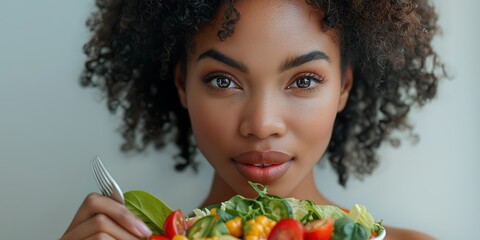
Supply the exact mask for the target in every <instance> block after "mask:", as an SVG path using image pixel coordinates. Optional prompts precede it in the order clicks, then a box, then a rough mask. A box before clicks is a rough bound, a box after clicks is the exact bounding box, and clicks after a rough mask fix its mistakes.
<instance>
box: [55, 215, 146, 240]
mask: <svg viewBox="0 0 480 240" xmlns="http://www.w3.org/2000/svg"><path fill="white" fill-rule="evenodd" d="M63 239H65V240H67V239H68V240H76V239H138V236H135V235H133V234H131V233H130V232H129V231H127V230H125V229H124V228H122V227H121V226H120V225H118V224H117V223H116V222H114V221H113V220H112V219H110V218H109V217H107V216H105V215H103V214H97V215H95V216H94V217H92V218H90V219H88V220H87V221H85V222H82V223H81V224H80V225H78V226H77V227H76V228H74V229H73V230H72V231H71V232H69V233H67V234H66V235H65V236H64V237H63Z"/></svg>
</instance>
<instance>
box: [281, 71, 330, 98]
mask: <svg viewBox="0 0 480 240" xmlns="http://www.w3.org/2000/svg"><path fill="white" fill-rule="evenodd" d="M303 78H307V79H308V80H309V81H310V85H311V84H312V82H313V84H314V86H313V87H311V86H310V85H309V86H308V87H305V88H302V87H292V85H293V84H298V81H299V80H301V79H303ZM325 81H326V80H325V77H323V76H320V75H318V74H315V73H301V74H298V75H296V76H295V77H294V78H293V81H292V82H291V83H290V84H289V85H288V87H287V89H291V90H295V91H304V92H307V93H310V92H314V91H316V90H317V89H318V88H319V87H320V84H322V83H324V82H325Z"/></svg>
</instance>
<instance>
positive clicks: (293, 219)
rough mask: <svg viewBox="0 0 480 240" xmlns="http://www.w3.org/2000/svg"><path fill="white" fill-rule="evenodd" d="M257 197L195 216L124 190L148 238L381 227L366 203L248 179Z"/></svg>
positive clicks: (258, 239)
mask: <svg viewBox="0 0 480 240" xmlns="http://www.w3.org/2000/svg"><path fill="white" fill-rule="evenodd" d="M249 184H250V185H251V186H252V187H253V188H254V189H255V191H256V192H257V193H258V196H257V197H256V198H246V197H243V196H240V195H236V196H234V197H232V198H230V199H229V200H227V201H225V202H222V203H219V204H215V205H212V206H209V207H207V208H203V209H195V210H194V211H193V213H194V214H193V216H190V217H188V216H186V215H184V214H183V213H182V211H181V210H175V211H174V210H172V209H171V208H170V207H168V206H167V205H166V204H165V203H164V202H163V201H162V200H160V199H158V198H156V197H155V196H153V195H151V194H149V193H147V192H144V191H139V190H135V191H130V192H126V193H125V205H126V206H127V208H128V209H130V210H131V211H132V212H133V213H134V214H136V215H137V216H138V217H140V218H141V219H142V221H144V222H145V223H146V224H147V226H148V227H149V228H150V229H151V230H152V232H153V233H154V235H153V236H152V237H151V238H150V239H151V240H195V239H202V240H237V239H245V240H263V239H265V240H267V239H268V240H279V239H289V240H293V239H295V240H302V239H304V240H327V239H332V240H347V239H348V240H368V239H372V238H375V237H376V236H377V235H378V234H380V233H381V232H382V231H383V232H384V231H385V230H384V227H383V226H382V221H379V222H375V220H374V218H373V217H372V215H371V214H370V213H368V212H367V210H366V208H365V206H363V205H359V204H355V205H354V206H353V207H352V208H351V209H350V210H346V209H341V208H338V207H336V206H332V205H317V204H315V203H314V202H312V201H310V200H299V199H295V198H282V197H279V196H276V195H271V194H268V192H267V190H268V186H263V185H261V184H258V183H252V182H249Z"/></svg>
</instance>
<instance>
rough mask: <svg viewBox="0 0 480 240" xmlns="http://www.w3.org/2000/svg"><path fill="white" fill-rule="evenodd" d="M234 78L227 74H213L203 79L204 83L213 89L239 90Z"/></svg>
mask: <svg viewBox="0 0 480 240" xmlns="http://www.w3.org/2000/svg"><path fill="white" fill-rule="evenodd" d="M232 79H233V77H232V76H231V75H230V74H227V73H211V74H208V75H207V76H205V77H204V78H203V81H204V82H205V83H206V84H208V86H209V87H213V88H239V86H238V85H237V84H236V83H235V82H234V81H233V80H232Z"/></svg>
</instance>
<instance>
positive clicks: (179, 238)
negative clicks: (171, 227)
mask: <svg viewBox="0 0 480 240" xmlns="http://www.w3.org/2000/svg"><path fill="white" fill-rule="evenodd" d="M172 240H188V238H187V237H186V236H183V235H175V236H173V238H172Z"/></svg>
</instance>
